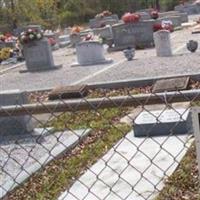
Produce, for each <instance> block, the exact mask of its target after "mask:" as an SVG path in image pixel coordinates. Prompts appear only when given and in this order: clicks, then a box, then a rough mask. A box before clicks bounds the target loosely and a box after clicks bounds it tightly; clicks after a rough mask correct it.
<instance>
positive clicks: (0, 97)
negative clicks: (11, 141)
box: [0, 90, 34, 136]
mask: <svg viewBox="0 0 200 200" xmlns="http://www.w3.org/2000/svg"><path fill="white" fill-rule="evenodd" d="M27 103H28V99H27V96H26V94H25V93H24V92H21V91H19V90H10V91H3V92H0V106H13V105H16V106H20V105H23V104H27ZM33 129H34V128H33V124H32V120H31V116H29V115H25V116H12V115H11V116H9V114H8V117H0V134H1V136H9V135H15V136H17V135H21V134H27V133H31V132H32V131H33Z"/></svg>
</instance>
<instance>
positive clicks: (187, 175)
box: [156, 145, 200, 200]
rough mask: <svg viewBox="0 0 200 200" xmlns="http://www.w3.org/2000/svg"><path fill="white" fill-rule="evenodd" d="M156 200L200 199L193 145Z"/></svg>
mask: <svg viewBox="0 0 200 200" xmlns="http://www.w3.org/2000/svg"><path fill="white" fill-rule="evenodd" d="M156 200H200V193H199V180H198V165H197V160H196V150H195V145H192V146H191V147H190V149H189V150H188V152H187V154H186V155H185V157H184V158H183V159H182V161H181V163H180V164H179V166H178V168H177V170H176V171H175V172H174V173H173V174H172V176H170V177H169V179H167V180H166V183H165V187H164V189H163V190H162V191H161V193H160V194H159V196H158V197H157V198H156Z"/></svg>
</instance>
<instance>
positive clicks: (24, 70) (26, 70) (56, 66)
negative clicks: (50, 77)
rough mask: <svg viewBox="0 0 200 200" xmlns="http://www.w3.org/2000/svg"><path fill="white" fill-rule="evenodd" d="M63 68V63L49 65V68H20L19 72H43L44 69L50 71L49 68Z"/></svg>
mask: <svg viewBox="0 0 200 200" xmlns="http://www.w3.org/2000/svg"><path fill="white" fill-rule="evenodd" d="M60 68H62V65H55V66H52V67H49V68H42V69H41V68H38V69H32V70H30V69H23V70H20V71H19V72H20V73H27V72H42V71H49V70H57V69H60Z"/></svg>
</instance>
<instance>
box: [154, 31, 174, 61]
mask: <svg viewBox="0 0 200 200" xmlns="http://www.w3.org/2000/svg"><path fill="white" fill-rule="evenodd" d="M154 43H155V47H156V53H157V56H158V57H168V56H172V50H171V42H170V32H169V31H167V30H160V31H157V32H155V33H154Z"/></svg>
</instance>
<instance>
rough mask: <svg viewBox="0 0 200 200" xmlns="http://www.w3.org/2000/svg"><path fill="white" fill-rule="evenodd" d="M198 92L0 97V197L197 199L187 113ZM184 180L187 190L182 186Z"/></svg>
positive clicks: (8, 94) (12, 94)
mask: <svg viewBox="0 0 200 200" xmlns="http://www.w3.org/2000/svg"><path fill="white" fill-rule="evenodd" d="M199 94H200V91H199V90H192V91H182V92H181V91H176V92H166V93H157V94H153V93H152V92H148V93H143V94H142V93H140V94H133V93H131V92H130V91H128V90H126V89H123V90H120V92H119V91H118V90H113V91H112V92H109V93H108V91H106V90H99V93H95V95H93V96H92V95H91V96H82V97H81V98H78V99H65V100H64V99H61V98H60V99H57V100H49V99H48V95H49V93H48V91H47V92H35V93H34V92H31V93H29V92H20V91H11V92H2V93H0V105H1V107H0V166H1V172H0V197H1V198H2V199H59V200H61V199H63V200H96V199H97V200H112V199H113V200H125V199H126V200H133V199H134V200H140V199H141V200H147V199H148V200H149V199H176V198H175V197H177V195H180V194H181V196H179V197H181V198H179V199H182V197H183V196H185V195H188V194H190V195H194V194H195V195H198V192H197V191H196V190H197V185H198V178H197V177H196V176H198V173H197V161H196V157H195V156H196V154H195V148H194V141H195V139H194V137H193V121H192V117H191V116H192V114H191V113H192V112H191V109H192V107H193V106H198V104H199V99H200V98H199V96H200V95H199ZM120 95H121V96H120ZM197 124H198V123H197ZM193 151H194V152H193ZM188 156H191V157H189V158H190V159H189V163H186V162H187V160H188ZM184 163H185V165H187V167H185V168H184V166H183V165H184ZM190 164H191V165H192V166H191V169H190V167H188V166H189V165H190ZM184 169H185V171H184ZM190 170H191V171H190ZM180 172H181V173H180ZM188 173H189V175H188ZM191 174H192V175H191ZM172 177H174V178H172ZM188 177H190V178H189V180H187V178H188ZM170 181H171V182H170ZM187 181H189V182H190V184H193V185H192V186H193V188H192V189H191V185H190V187H189V188H186V185H184V184H186V183H185V182H187ZM175 183H176V186H177V185H178V186H177V188H175V187H176V186H175V185H174V184H175ZM176 189H177V190H176ZM173 195H174V198H173ZM190 197H191V196H190ZM195 198H196V197H195ZM195 198H193V199H195ZM177 199H178V198H177Z"/></svg>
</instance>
